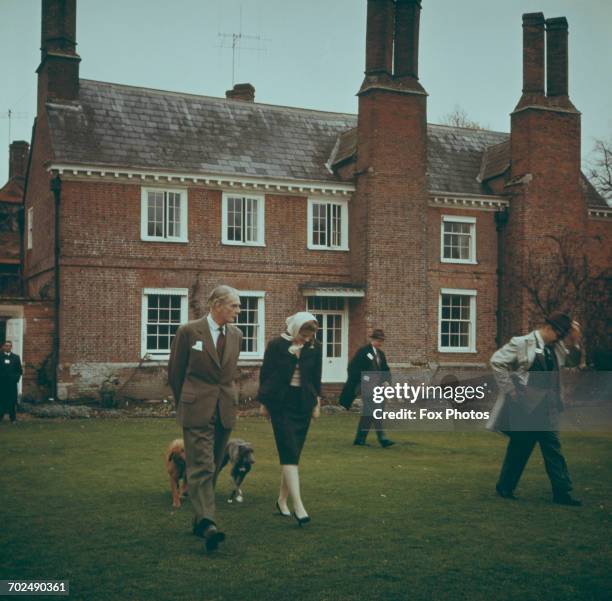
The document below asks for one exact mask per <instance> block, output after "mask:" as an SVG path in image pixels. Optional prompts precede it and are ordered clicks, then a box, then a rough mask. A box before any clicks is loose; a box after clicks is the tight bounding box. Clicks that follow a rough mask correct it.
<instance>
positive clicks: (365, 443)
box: [353, 440, 370, 447]
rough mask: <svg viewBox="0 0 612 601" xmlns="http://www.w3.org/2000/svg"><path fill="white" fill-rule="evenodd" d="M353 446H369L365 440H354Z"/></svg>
mask: <svg viewBox="0 0 612 601" xmlns="http://www.w3.org/2000/svg"><path fill="white" fill-rule="evenodd" d="M353 445H354V446H356V447H369V446H370V445H369V444H368V443H367V442H366V441H365V440H355V441H354V442H353Z"/></svg>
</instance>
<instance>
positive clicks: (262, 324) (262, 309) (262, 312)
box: [238, 290, 266, 359]
mask: <svg viewBox="0 0 612 601" xmlns="http://www.w3.org/2000/svg"><path fill="white" fill-rule="evenodd" d="M238 296H239V297H240V298H241V299H242V297H247V296H248V297H255V298H258V299H259V302H258V304H257V313H258V316H259V320H260V321H259V324H258V325H259V328H258V329H257V349H258V350H257V352H256V353H250V352H243V351H241V352H240V357H239V359H263V356H264V350H265V349H264V346H265V341H266V332H265V330H266V293H265V291H263V290H239V291H238Z"/></svg>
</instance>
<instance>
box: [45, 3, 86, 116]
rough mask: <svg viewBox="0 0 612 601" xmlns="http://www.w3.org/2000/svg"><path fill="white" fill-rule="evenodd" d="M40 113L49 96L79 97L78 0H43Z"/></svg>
mask: <svg viewBox="0 0 612 601" xmlns="http://www.w3.org/2000/svg"><path fill="white" fill-rule="evenodd" d="M40 51H41V57H40V65H39V67H38V69H37V70H36V71H37V73H38V109H39V114H40V112H41V110H42V109H43V108H44V103H45V102H46V101H47V99H55V100H76V99H77V98H78V95H79V62H80V61H81V58H80V57H79V55H78V54H77V52H76V0H42V24H41V48H40Z"/></svg>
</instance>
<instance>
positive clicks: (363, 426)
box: [355, 415, 386, 442]
mask: <svg viewBox="0 0 612 601" xmlns="http://www.w3.org/2000/svg"><path fill="white" fill-rule="evenodd" d="M372 426H374V431H375V432H376V436H377V437H378V440H379V441H382V440H385V438H386V436H385V431H384V430H383V422H382V420H381V419H374V418H373V417H372V416H371V415H362V416H361V419H360V420H359V423H358V424H357V433H356V434H355V440H356V441H358V442H365V440H366V438H367V437H368V433H369V431H370V428H371V427H372Z"/></svg>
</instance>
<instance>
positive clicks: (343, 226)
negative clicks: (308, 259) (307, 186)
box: [306, 197, 349, 251]
mask: <svg viewBox="0 0 612 601" xmlns="http://www.w3.org/2000/svg"><path fill="white" fill-rule="evenodd" d="M315 204H317V205H320V204H337V205H340V207H341V209H340V219H341V223H340V236H341V238H342V243H341V244H340V245H339V246H324V245H321V244H313V242H312V234H313V231H312V230H313V215H312V213H313V207H314V205H315ZM348 217H349V211H348V200H347V199H345V198H337V199H336V198H333V199H331V198H323V197H309V198H308V225H307V227H308V230H307V232H306V247H307V248H308V249H309V250H331V251H336V250H341V251H347V250H349V245H348V233H349V227H348Z"/></svg>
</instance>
